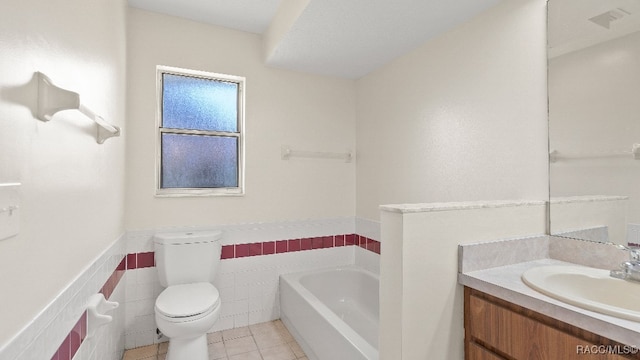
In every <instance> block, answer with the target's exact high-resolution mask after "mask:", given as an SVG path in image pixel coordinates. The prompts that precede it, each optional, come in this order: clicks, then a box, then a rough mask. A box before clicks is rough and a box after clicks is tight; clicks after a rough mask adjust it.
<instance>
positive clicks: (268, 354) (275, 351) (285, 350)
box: [260, 344, 296, 360]
mask: <svg viewBox="0 0 640 360" xmlns="http://www.w3.org/2000/svg"><path fill="white" fill-rule="evenodd" d="M260 353H261V354H262V358H263V359H264V360H295V358H296V356H295V355H294V354H293V351H291V348H289V346H288V345H287V344H281V345H276V346H274V347H270V348H267V349H260Z"/></svg>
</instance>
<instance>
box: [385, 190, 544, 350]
mask: <svg viewBox="0 0 640 360" xmlns="http://www.w3.org/2000/svg"><path fill="white" fill-rule="evenodd" d="M434 205H435V206H434ZM437 205H438V204H427V206H425V207H424V208H423V209H420V210H417V209H419V208H420V204H418V205H416V206H411V207H404V206H388V207H384V208H383V211H382V215H381V217H382V241H383V244H384V251H382V253H381V257H380V346H379V348H380V359H381V360H392V359H393V360H396V359H397V360H399V359H404V360H414V359H430V360H453V359H463V358H464V350H463V344H464V328H463V318H464V316H463V314H464V312H463V303H464V299H463V287H462V286H461V285H460V284H458V283H457V275H458V245H459V244H470V243H475V242H488V241H493V240H498V239H508V238H519V237H527V236H534V235H542V234H544V230H545V227H546V224H545V223H546V215H545V213H546V211H545V202H544V201H537V202H522V203H518V202H496V201H493V202H476V203H460V204H440V205H444V206H443V207H441V208H439V207H438V206H437ZM412 207H413V209H412Z"/></svg>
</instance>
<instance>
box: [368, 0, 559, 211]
mask: <svg viewBox="0 0 640 360" xmlns="http://www.w3.org/2000/svg"><path fill="white" fill-rule="evenodd" d="M545 5H546V2H545V1H544V0H517V1H506V2H503V3H502V4H501V5H498V6H496V7H495V8H493V9H490V10H488V11H487V12H485V13H483V14H481V15H480V16H478V17H476V18H474V19H472V20H471V21H469V22H467V23H465V24H463V25H462V26H460V27H457V28H456V29H454V30H452V31H450V32H448V33H446V34H444V35H443V36H440V37H438V38H436V39H434V40H432V41H430V42H427V43H426V44H424V45H422V46H420V47H419V48H418V49H416V50H414V51H412V52H410V53H409V54H407V55H405V56H402V57H400V58H398V59H396V60H394V61H393V62H391V63H390V64H388V65H386V66H384V67H382V68H381V69H379V70H377V71H375V72H373V73H371V74H369V75H367V76H365V77H364V78H362V79H360V80H358V81H357V140H356V142H357V151H358V163H357V184H356V189H357V205H356V216H358V217H363V218H368V219H378V216H379V215H378V205H379V204H389V203H416V202H445V201H465V200H482V199H487V200H489V199H539V200H543V199H546V198H547V195H548V194H547V193H548V190H547V187H548V186H547V174H548V170H547V156H546V153H547V121H546V119H547V115H546V101H547V100H546V82H545V79H546V52H545V45H546V38H545V33H546V31H545V14H546V10H545Z"/></svg>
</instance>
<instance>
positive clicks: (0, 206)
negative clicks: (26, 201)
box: [0, 183, 20, 240]
mask: <svg viewBox="0 0 640 360" xmlns="http://www.w3.org/2000/svg"><path fill="white" fill-rule="evenodd" d="M19 232H20V184H19V183H10V184H0V240H6V239H9V238H12V237H14V236H16V235H18V233H19Z"/></svg>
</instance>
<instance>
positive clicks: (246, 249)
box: [51, 234, 381, 360]
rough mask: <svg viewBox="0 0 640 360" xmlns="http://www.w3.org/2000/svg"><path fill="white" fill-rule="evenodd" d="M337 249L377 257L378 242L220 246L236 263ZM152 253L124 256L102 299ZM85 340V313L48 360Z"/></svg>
mask: <svg viewBox="0 0 640 360" xmlns="http://www.w3.org/2000/svg"><path fill="white" fill-rule="evenodd" d="M339 246H360V247H361V248H363V249H366V250H369V251H371V252H374V253H376V254H380V248H381V246H380V242H379V241H377V240H373V239H369V238H367V237H364V236H361V235H357V234H342V235H333V236H318V237H312V238H302V239H288V240H278V241H265V242H256V243H250V244H235V245H223V246H222V252H221V254H220V259H222V260H226V259H237V258H242V257H249V256H262V255H271V254H282V253H287V252H296V251H307V250H314V249H327V248H332V247H339ZM155 265H156V264H155V253H154V252H153V251H150V252H141V253H131V254H127V255H126V256H124V257H123V258H122V261H120V263H119V264H118V266H117V267H116V269H115V270H114V271H113V274H111V276H110V277H109V279H107V281H106V282H105V284H104V285H103V286H102V288H101V289H100V291H99V292H100V293H102V294H104V296H105V298H107V299H108V298H110V297H111V294H113V291H114V290H115V288H116V286H118V283H119V282H120V279H122V276H123V275H124V272H125V271H126V270H134V269H141V268H147V267H154V266H155ZM86 336H87V312H86V311H85V312H84V313H83V314H82V316H81V317H80V319H79V320H78V322H77V323H76V325H75V326H74V327H73V329H72V330H71V332H69V334H68V335H67V337H66V338H65V340H64V341H63V342H62V344H61V345H60V347H59V348H58V351H56V353H55V354H54V355H53V357H52V358H51V360H71V359H72V358H73V356H74V355H75V354H76V352H78V349H79V348H80V345H81V344H82V343H83V342H84V340H85V338H86Z"/></svg>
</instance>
